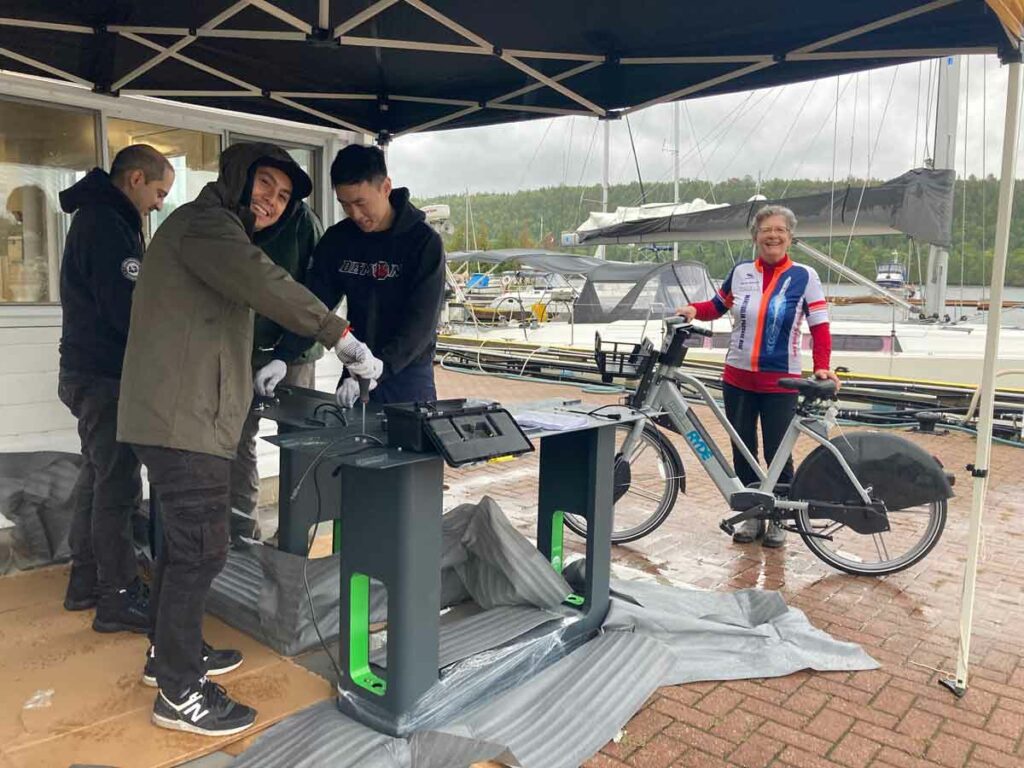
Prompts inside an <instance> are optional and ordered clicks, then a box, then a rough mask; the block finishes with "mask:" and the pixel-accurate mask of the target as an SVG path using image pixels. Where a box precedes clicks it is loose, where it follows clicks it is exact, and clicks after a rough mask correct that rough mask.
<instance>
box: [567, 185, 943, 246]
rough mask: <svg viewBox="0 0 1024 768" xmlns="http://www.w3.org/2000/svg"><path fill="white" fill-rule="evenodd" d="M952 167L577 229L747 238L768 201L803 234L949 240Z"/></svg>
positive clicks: (604, 234) (606, 239)
mask: <svg viewBox="0 0 1024 768" xmlns="http://www.w3.org/2000/svg"><path fill="white" fill-rule="evenodd" d="M954 181H955V174H954V172H953V171H951V170H929V169H922V168H919V169H916V170H913V171H908V172H907V173H904V174H903V175H902V176H897V177H896V178H895V179H892V180H890V181H887V182H885V183H884V184H879V185H877V186H873V187H867V188H862V187H861V186H859V185H857V186H845V187H837V188H836V191H835V193H834V194H833V193H832V192H831V191H829V192H821V193H819V194H815V195H804V196H802V197H790V198H780V199H778V200H757V201H751V202H747V203H741V204H737V205H728V206H724V207H722V208H712V209H710V210H705V211H698V212H696V213H686V214H678V215H675V216H662V217H658V218H651V219H639V220H637V221H629V222H625V223H623V224H615V225H613V226H609V227H601V228H598V229H587V230H583V229H580V230H577V234H578V237H579V243H580V245H601V244H607V245H615V244H628V243H669V242H676V241H684V240H748V239H749V238H750V222H751V221H752V220H753V217H754V214H755V213H757V211H758V210H760V209H761V208H762V207H763V206H765V205H770V204H778V205H785V206H786V207H787V208H790V209H792V211H793V212H794V213H795V214H796V217H797V220H798V221H799V224H798V225H797V234H798V236H799V237H828V236H830V235H831V236H833V237H848V236H850V235H896V234H905V235H909V236H910V237H913V238H914V239H915V240H919V241H921V242H924V243H933V244H935V245H944V246H949V245H950V244H951V243H952V230H953V183H954Z"/></svg>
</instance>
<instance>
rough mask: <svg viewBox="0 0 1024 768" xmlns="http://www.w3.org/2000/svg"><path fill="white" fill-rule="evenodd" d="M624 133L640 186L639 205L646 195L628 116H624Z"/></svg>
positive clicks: (644, 201) (642, 202) (645, 198)
mask: <svg viewBox="0 0 1024 768" xmlns="http://www.w3.org/2000/svg"><path fill="white" fill-rule="evenodd" d="M626 131H627V132H628V133H629V146H630V149H632V150H633V162H634V163H635V164H636V180H637V182H639V184H640V205H643V204H644V203H646V202H647V195H646V193H645V192H644V177H643V176H641V175H640V158H639V157H637V155H636V144H635V143H633V129H632V127H631V126H630V124H629V115H626Z"/></svg>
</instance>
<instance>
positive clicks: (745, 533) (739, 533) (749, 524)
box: [732, 520, 764, 544]
mask: <svg viewBox="0 0 1024 768" xmlns="http://www.w3.org/2000/svg"><path fill="white" fill-rule="evenodd" d="M763 533H764V521H763V520H744V521H743V522H742V523H740V524H739V525H738V526H737V527H736V532H735V533H734V534H733V535H732V540H733V541H735V542H736V543H737V544H749V543H750V542H752V541H754V540H755V539H759V538H761V535H762V534H763Z"/></svg>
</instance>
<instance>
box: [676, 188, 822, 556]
mask: <svg viewBox="0 0 1024 768" xmlns="http://www.w3.org/2000/svg"><path fill="white" fill-rule="evenodd" d="M795 230H796V216H794V215H793V212H792V211H791V210H789V208H784V207H783V206H781V205H768V206H765V207H764V208H762V209H761V210H759V211H758V212H757V214H756V215H755V216H754V221H753V224H752V225H751V227H750V233H751V235H752V236H753V239H754V245H755V246H756V248H757V258H756V259H755V260H754V261H747V262H742V263H740V264H737V265H736V266H734V267H733V268H732V271H730V272H729V276H728V277H726V278H725V282H724V283H722V287H721V288H720V289H719V291H718V294H717V295H716V296H715V297H714V298H713V299H712V300H711V301H702V302H699V303H697V304H689V305H687V306H685V307H682V308H681V309H679V310H677V311H676V314H677V315H682V316H683V317H686V318H687V319H688V320H694V319H697V320H715V319H717V318H719V317H721V316H722V315H724V314H725V313H726V312H731V313H732V317H733V331H732V337H731V338H730V340H729V351H728V353H727V354H726V358H725V371H724V373H723V375H722V382H723V384H722V391H723V396H724V400H725V413H726V416H727V417H728V419H729V423H730V424H732V425H733V427H735V429H736V432H737V433H738V434H739V436H740V438H741V439H742V440H743V442H744V444H745V445H746V446H747V448H749V449H750V452H751V454H753V456H754V458H757V455H758V449H757V423H758V421H760V422H761V436H762V439H763V441H764V454H765V460H766V462H767V463H769V464H770V463H771V461H772V458H773V457H774V456H775V451H776V449H777V448H778V446H779V442H780V441H781V440H782V436H783V434H785V431H786V427H787V426H788V425H789V420H790V418H791V417H792V415H793V408H794V406H795V405H796V398H797V395H796V393H795V392H793V391H792V390H788V389H783V388H782V387H780V386H779V383H778V382H779V379H781V378H785V377H787V376H799V375H800V372H801V371H800V337H801V325H802V322H803V320H804V318H806V319H807V325H808V326H809V327H810V329H811V350H812V353H813V357H814V376H815V377H816V378H819V379H829V380H831V381H834V382H835V384H836V389H837V390H838V388H839V379H838V378H837V377H836V375H835V373H833V372H832V370H831V368H830V365H829V358H830V357H831V354H832V337H831V335H830V334H829V329H828V311H827V307H826V302H825V294H824V291H822V288H821V280H819V279H818V273H817V272H815V271H814V270H813V269H812V268H811V267H808V266H805V265H803V264H797V263H795V262H794V261H792V260H791V259H790V258H789V246H790V245H791V244H792V242H793V233H794V232H795ZM733 464H734V466H735V467H736V474H737V475H738V476H739V478H740V480H741V481H742V482H743V484H744V485H752V484H757V483H758V482H759V480H758V477H757V474H756V473H755V472H754V470H753V468H752V467H751V466H750V465H749V464H748V463H747V460H746V459H745V458H744V457H743V454H742V453H740V451H739V449H738V448H737V447H736V446H733ZM792 479H793V460H792V458H790V459H789V461H787V462H786V467H785V469H784V470H783V471H782V475H781V477H780V478H779V482H780V483H789V482H790V481H791V480H792ZM762 535H763V536H764V539H763V544H764V545H765V546H766V547H781V546H782V545H783V544H784V543H785V540H786V532H785V531H784V530H783V529H781V528H779V526H778V525H777V524H776V523H772V524H770V526H769V528H768V531H767V532H765V531H764V530H763V528H762V523H761V521H759V520H747V521H746V522H744V523H742V524H741V525H740V526H739V528H738V529H737V530H736V533H735V534H733V541H736V542H739V543H744V544H745V543H749V542H751V541H754V540H755V539H757V538H760V537H761V536H762Z"/></svg>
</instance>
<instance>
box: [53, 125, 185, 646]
mask: <svg viewBox="0 0 1024 768" xmlns="http://www.w3.org/2000/svg"><path fill="white" fill-rule="evenodd" d="M173 184H174V169H173V168H172V167H171V164H170V163H169V162H168V161H167V158H165V157H164V156H163V155H161V154H160V153H159V152H157V150H155V149H154V148H153V147H151V146H149V145H148V144H135V145H132V146H130V147H126V148H125V149H122V150H121V151H120V152H118V154H117V156H116V157H115V158H114V162H113V163H112V164H111V167H110V174H109V175H108V174H107V173H106V172H105V171H103V170H101V169H100V168H93V169H92V170H91V171H90V172H89V173H88V174H87V175H86V176H85V178H84V179H82V180H81V181H79V182H78V183H77V184H75V185H74V186H72V187H70V188H68V189H65V190H64V191H63V192H61V193H60V204H61V208H62V209H63V210H64V212H65V213H73V214H75V216H74V218H73V219H72V221H71V227H70V229H69V230H68V235H67V239H66V241H65V244H64V258H63V260H62V262H61V270H60V297H61V305H62V307H63V310H64V312H63V315H64V316H63V330H62V333H61V340H60V378H59V384H58V394H59V396H60V399H61V402H63V403H64V404H65V405H66V406H67V407H68V408H69V409H70V410H71V413H72V414H73V415H74V416H75V418H77V419H78V434H79V437H80V438H81V441H82V467H81V470H80V471H79V475H78V482H77V483H76V485H75V501H74V505H75V506H74V513H73V517H72V522H71V529H70V532H69V534H68V540H69V544H70V546H71V557H72V564H71V578H70V580H69V582H68V588H67V594H66V595H65V597H64V607H65V608H66V609H67V610H69V611H80V610H85V609H88V608H92V607H93V606H96V616H95V618H94V620H93V629H95V630H96V631H99V632H118V631H122V630H127V631H132V632H146V631H147V629H148V627H149V615H148V606H147V605H146V596H145V594H144V590H143V587H142V584H141V582H140V581H139V579H138V576H137V573H136V565H135V550H134V547H133V545H132V536H131V515H132V511H133V510H134V509H135V508H136V506H137V505H138V503H139V500H140V499H141V494H142V483H141V479H140V476H139V462H138V459H136V457H135V454H134V453H133V452H132V450H131V448H130V447H129V446H127V445H124V444H122V443H119V442H117V402H118V395H119V391H120V384H121V365H122V362H123V360H124V350H125V344H126V343H127V341H128V319H129V317H130V314H131V304H132V290H133V289H134V287H135V281H136V279H138V276H139V271H140V269H141V266H142V253H143V250H144V247H145V244H144V242H143V237H142V221H143V218H144V217H145V216H148V215H149V213H150V212H151V211H158V210H160V209H161V208H162V207H163V203H164V198H165V197H166V196H167V194H168V193H169V192H170V191H171V186H172V185H173Z"/></svg>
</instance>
